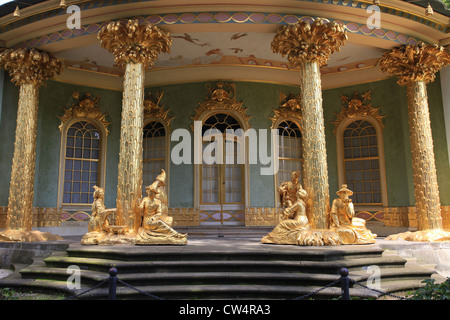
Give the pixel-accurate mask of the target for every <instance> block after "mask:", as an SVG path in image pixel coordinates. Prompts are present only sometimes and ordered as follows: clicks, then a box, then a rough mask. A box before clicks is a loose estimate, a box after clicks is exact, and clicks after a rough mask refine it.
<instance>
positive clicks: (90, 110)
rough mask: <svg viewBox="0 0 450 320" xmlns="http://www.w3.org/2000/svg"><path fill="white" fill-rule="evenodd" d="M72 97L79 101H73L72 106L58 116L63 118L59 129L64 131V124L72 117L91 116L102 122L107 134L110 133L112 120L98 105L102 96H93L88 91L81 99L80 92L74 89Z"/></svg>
mask: <svg viewBox="0 0 450 320" xmlns="http://www.w3.org/2000/svg"><path fill="white" fill-rule="evenodd" d="M72 97H73V98H74V99H75V100H77V103H73V104H72V107H71V108H69V109H65V110H64V114H63V115H62V116H58V118H59V119H60V120H61V124H60V125H59V130H60V131H61V132H62V130H63V127H64V124H65V123H66V122H67V121H69V120H70V119H73V118H90V119H94V120H97V121H98V122H100V123H101V125H102V126H103V127H104V128H105V133H106V135H108V134H109V130H108V126H109V125H110V124H111V122H110V121H108V120H106V117H107V115H108V114H107V113H103V112H101V111H100V108H99V107H98V106H97V105H98V103H99V101H100V98H99V97H93V96H92V95H91V94H90V93H88V92H86V93H85V94H84V96H83V98H81V99H80V93H79V92H78V91H74V92H73V94H72Z"/></svg>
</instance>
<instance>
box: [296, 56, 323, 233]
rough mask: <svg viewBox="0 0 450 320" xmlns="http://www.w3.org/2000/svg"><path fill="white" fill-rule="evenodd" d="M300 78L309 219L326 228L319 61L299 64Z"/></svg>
mask: <svg viewBox="0 0 450 320" xmlns="http://www.w3.org/2000/svg"><path fill="white" fill-rule="evenodd" d="M300 79H301V87H302V91H301V92H302V93H301V95H302V101H303V109H302V114H303V121H302V129H303V131H302V133H303V140H302V144H303V174H304V175H303V176H304V180H303V183H304V186H305V190H306V192H307V193H308V199H307V205H308V208H310V217H311V218H310V219H311V221H310V223H311V225H312V226H313V227H314V228H317V229H326V228H327V227H328V213H329V209H330V195H329V185H328V164H327V150H326V141H325V126H324V119H323V109H322V86H321V78H320V70H319V64H318V63H317V62H307V63H305V64H304V66H303V67H302V68H300Z"/></svg>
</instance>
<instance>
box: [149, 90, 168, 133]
mask: <svg viewBox="0 0 450 320" xmlns="http://www.w3.org/2000/svg"><path fill="white" fill-rule="evenodd" d="M163 95H164V92H157V93H156V94H155V97H153V95H152V93H151V92H149V93H148V98H147V99H145V100H144V120H145V119H148V118H155V119H158V120H160V121H162V122H164V124H165V125H166V127H167V128H169V131H170V122H171V121H172V120H173V117H169V112H170V109H165V108H164V106H161V105H159V103H160V102H161V98H162V97H163Z"/></svg>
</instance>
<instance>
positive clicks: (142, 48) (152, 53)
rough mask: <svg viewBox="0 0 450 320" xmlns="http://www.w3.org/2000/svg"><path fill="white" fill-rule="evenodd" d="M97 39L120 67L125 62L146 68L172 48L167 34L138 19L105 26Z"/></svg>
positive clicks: (113, 22)
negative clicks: (140, 64)
mask: <svg viewBox="0 0 450 320" xmlns="http://www.w3.org/2000/svg"><path fill="white" fill-rule="evenodd" d="M97 37H98V39H99V40H100V44H101V46H102V47H103V48H105V49H106V50H108V51H109V52H111V53H112V54H114V56H115V60H116V63H117V64H118V65H120V66H122V67H124V66H125V65H126V64H127V63H129V62H132V63H142V64H143V65H144V66H146V67H150V66H151V65H153V63H154V62H155V60H156V59H157V58H158V55H159V54H160V53H162V52H170V46H171V45H172V38H171V36H170V34H169V33H168V32H166V31H164V30H161V29H160V28H158V27H156V26H154V25H152V24H150V23H147V22H142V21H141V20H139V19H133V20H128V21H126V20H120V21H112V22H109V23H108V24H106V25H105V26H104V27H103V28H102V29H101V30H100V32H99V33H98V36H97Z"/></svg>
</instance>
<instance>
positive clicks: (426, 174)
mask: <svg viewBox="0 0 450 320" xmlns="http://www.w3.org/2000/svg"><path fill="white" fill-rule="evenodd" d="M449 63H450V54H449V53H448V52H447V51H446V50H444V49H443V48H442V47H439V46H437V45H431V44H429V45H425V44H423V43H420V44H418V45H405V46H402V47H399V48H395V49H393V50H391V51H389V52H387V53H385V54H384V55H383V57H382V59H381V60H380V68H381V70H382V71H383V72H386V73H388V74H390V75H395V76H397V77H398V78H399V81H398V84H400V85H402V86H406V90H407V98H408V118H409V133H410V142H411V153H412V167H413V183H414V196H415V201H416V214H417V220H418V231H417V232H405V233H401V234H398V235H391V236H390V237H389V238H388V239H404V240H413V241H439V239H443V238H448V237H450V232H445V231H443V230H442V216H441V203H440V197H439V187H438V182H437V175H436V165H435V159H434V149H433V137H432V133H431V125H430V113H429V109H428V98H427V88H426V84H427V83H429V82H431V81H434V78H435V73H436V72H438V71H439V69H441V68H442V67H443V66H445V65H447V64H449Z"/></svg>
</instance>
